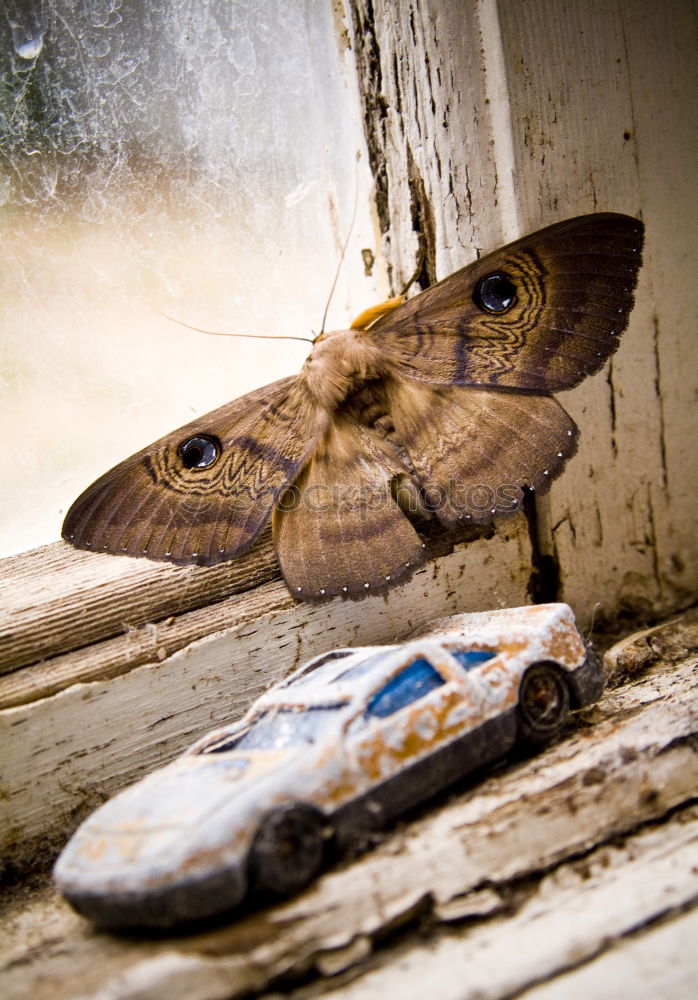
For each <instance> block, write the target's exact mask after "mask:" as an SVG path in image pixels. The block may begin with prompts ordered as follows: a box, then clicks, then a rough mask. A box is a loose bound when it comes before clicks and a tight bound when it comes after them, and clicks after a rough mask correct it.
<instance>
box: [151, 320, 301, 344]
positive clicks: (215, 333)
mask: <svg viewBox="0 0 698 1000" xmlns="http://www.w3.org/2000/svg"><path fill="white" fill-rule="evenodd" d="M160 315H161V316H164V317H165V319H169V320H171V322H172V323H178V324H179V326H186V328H187V330H196V332H197V333H207V334H209V336H211V337H251V338H252V339H253V340H302V341H304V342H305V343H306V344H312V343H313V341H312V340H311V339H310V337H292V336H290V334H285V333H279V334H273V333H226V332H225V331H222V330H204V329H203V327H201V326H192V325H191V323H185V322H184V321H183V320H181V319H175V318H174V316H168V315H167V313H160Z"/></svg>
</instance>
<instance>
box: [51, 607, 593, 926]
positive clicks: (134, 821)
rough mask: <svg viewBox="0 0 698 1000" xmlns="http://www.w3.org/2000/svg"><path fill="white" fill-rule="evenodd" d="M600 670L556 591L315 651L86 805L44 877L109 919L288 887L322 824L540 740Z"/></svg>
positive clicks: (308, 867)
mask: <svg viewBox="0 0 698 1000" xmlns="http://www.w3.org/2000/svg"><path fill="white" fill-rule="evenodd" d="M602 686H603V683H602V677H601V672H600V669H599V666H598V663H597V661H596V659H595V657H594V656H593V655H592V654H590V653H588V652H587V650H586V649H585V646H584V642H583V640H582V638H581V636H580V635H579V632H578V631H577V629H576V627H575V623H574V617H573V615H572V611H571V610H570V608H569V607H568V606H567V605H565V604H549V605H541V606H537V607H527V608H515V609H509V610H502V611H492V612H484V613H479V614H467V615H458V616H456V617H454V618H446V619H442V620H441V621H439V622H433V623H431V626H429V629H428V630H427V632H426V633H422V634H421V635H420V636H419V637H417V638H414V639H413V640H412V641H410V642H408V643H405V644H403V645H397V646H373V647H364V648H361V649H338V650H334V651H332V652H329V653H326V654H323V655H322V656H318V657H316V658H315V659H313V660H311V661H310V662H308V663H307V664H305V666H303V667H301V668H300V669H298V670H297V671H296V672H295V673H293V674H292V675H290V676H289V677H288V678H287V679H286V680H285V681H283V682H282V683H280V684H277V685H275V686H274V687H272V688H271V689H270V690H269V691H268V692H267V693H266V694H264V695H263V696H262V697H261V698H259V699H258V700H257V701H256V702H255V703H254V704H253V706H252V707H251V708H250V710H249V711H248V712H247V714H246V715H245V716H244V718H243V719H242V720H241V721H239V722H237V723H235V724H234V725H231V726H228V727H226V728H223V729H219V730H217V731H215V732H213V733H209V734H208V735H207V736H205V737H204V738H203V739H201V740H199V742H198V743H196V744H194V746H192V747H191V748H190V749H189V750H187V751H186V752H185V753H184V754H183V755H182V756H181V757H179V758H177V759H176V760H175V761H174V762H173V763H171V764H169V765H168V766H166V767H163V768H161V769H160V770H157V771H155V772H154V773H152V774H151V775H149V776H148V777H146V778H145V779H143V780H142V781H139V782H138V783H137V784H135V785H133V786H131V787H130V788H128V789H126V790H125V791H123V792H122V793H120V794H119V795H117V796H116V797H115V798H113V799H112V800H111V801H109V802H107V803H105V804H104V805H103V806H101V807H100V808H99V809H98V810H97V811H96V812H95V813H93V815H92V816H91V817H90V818H89V819H88V820H87V821H86V822H85V823H83V825H82V826H81V827H80V828H79V829H78V830H77V832H76V833H75V835H74V836H73V838H72V840H71V841H70V842H69V843H68V845H67V846H66V848H65V849H64V851H63V853H62V854H61V856H60V858H59V860H58V862H57V865H56V869H55V877H56V880H57V884H58V887H59V889H60V891H61V892H62V893H63V894H64V896H66V898H67V899H68V900H69V901H70V902H71V903H72V905H73V906H74V907H75V909H77V910H78V911H79V912H81V913H83V914H84V915H85V916H87V917H89V918H90V919H91V920H93V921H94V922H95V923H96V924H98V925H100V926H102V927H112V928H114V927H123V926H138V925H140V926H161V927H166V926H170V925H173V924H176V923H178V922H181V921H186V920H192V919H197V918H201V917H205V916H209V915H212V914H216V913H219V912H221V911H224V910H227V909H229V908H231V907H232V906H234V905H235V904H237V903H239V902H240V901H241V900H242V899H243V897H244V896H245V895H246V894H247V893H248V891H249V890H251V889H252V890H254V889H262V890H267V891H271V892H273V893H277V894H279V893H280V894H286V893H291V892H294V891H296V890H298V889H300V888H301V887H302V886H304V885H305V884H306V883H307V882H308V881H310V879H311V878H312V877H313V876H314V875H315V874H316V873H317V872H318V870H319V869H320V867H321V865H322V863H323V858H324V855H325V851H326V848H327V847H328V844H329V842H330V841H332V842H334V843H337V844H338V845H339V846H340V847H341V846H342V845H346V843H347V841H352V840H354V839H355V838H356V836H357V835H365V833H366V832H367V831H372V830H375V829H377V828H379V827H381V826H383V825H384V824H385V823H386V822H388V821H389V820H391V819H393V818H395V817H397V816H399V815H400V814H402V813H403V812H404V811H405V810H406V809H408V808H410V807H412V806H414V805H416V804H417V803H420V802H422V801H423V800H424V799H426V798H428V797H429V796H430V795H433V794H434V793H435V792H437V791H438V790H440V789H442V788H444V787H445V786H447V785H448V784H450V783H451V782H453V781H455V780H456V779H457V778H459V777H461V776H462V775H465V774H467V773H468V772H470V771H472V770H473V769H474V768H476V767H479V766H480V765H482V764H485V763H487V762H489V761H492V760H495V759H497V758H499V757H501V756H502V755H503V754H505V753H506V752H507V751H508V750H509V749H510V748H511V747H512V746H513V745H514V743H515V742H516V741H517V740H523V741H525V742H527V743H529V744H534V745H535V744H539V745H541V744H545V743H547V742H549V741H550V740H552V739H554V738H555V737H556V736H557V735H559V733H560V731H561V729H562V727H563V725H564V723H565V720H566V718H567V714H568V710H569V708H570V706H572V707H577V706H581V705H586V704H589V703H590V702H592V701H594V700H596V699H597V698H598V697H599V695H600V693H601V690H602Z"/></svg>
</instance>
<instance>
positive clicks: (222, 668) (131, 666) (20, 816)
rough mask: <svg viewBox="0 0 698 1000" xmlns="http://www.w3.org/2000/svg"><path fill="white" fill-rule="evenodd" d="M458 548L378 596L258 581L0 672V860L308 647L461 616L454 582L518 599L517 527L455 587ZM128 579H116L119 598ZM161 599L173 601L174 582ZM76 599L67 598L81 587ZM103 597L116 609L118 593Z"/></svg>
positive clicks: (148, 763)
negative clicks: (297, 591) (315, 594)
mask: <svg viewBox="0 0 698 1000" xmlns="http://www.w3.org/2000/svg"><path fill="white" fill-rule="evenodd" d="M509 547H513V548H514V549H515V550H516V554H511V555H510V553H509ZM463 556H464V551H463V546H462V545H461V546H459V547H457V548H456V549H455V551H453V552H452V553H450V554H447V555H443V556H441V557H439V558H437V559H436V560H435V561H434V562H432V563H429V564H427V565H426V566H425V567H423V568H422V569H420V570H419V571H418V572H417V573H416V574H415V576H414V577H413V579H412V580H411V581H410V582H409V583H407V584H405V585H403V586H401V587H398V588H396V589H395V590H393V591H391V592H390V593H389V594H388V595H387V597H385V598H383V597H374V598H369V599H368V600H366V601H364V602H361V603H360V604H356V603H353V602H346V601H344V602H343V601H335V602H334V603H333V606H332V613H331V614H329V613H328V609H327V607H326V606H324V605H319V606H314V607H313V606H311V605H307V604H298V603H296V602H295V601H293V599H292V598H291V597H290V595H289V594H288V591H287V590H286V589H285V587H284V586H283V585H282V584H280V583H269V584H266V585H264V586H262V587H258V588H256V589H254V590H250V591H248V592H246V593H244V594H242V593H241V594H237V595H235V596H233V597H230V598H228V599H227V600H224V601H221V602H219V603H217V604H216V605H214V606H209V607H206V608H201V609H199V610H197V611H192V612H189V613H188V614H185V615H182V616H180V617H179V618H176V619H174V620H173V621H171V622H168V621H160V622H157V623H152V624H148V625H144V626H142V627H141V628H139V629H136V630H132V631H129V632H128V633H127V634H126V635H121V636H119V637H117V638H114V639H111V640H108V641H105V642H102V643H98V644H96V645H92V646H90V647H89V648H88V649H85V650H82V649H78V650H77V651H76V652H75V653H71V654H65V655H63V656H59V657H56V659H55V662H54V661H53V660H49V661H48V662H47V663H45V664H41V665H38V666H36V667H30V668H28V669H24V670H19V671H17V672H15V673H13V674H9V675H7V676H6V677H4V678H0V681H1V682H2V683H0V695H2V696H5V698H6V704H7V703H10V702H13V703H14V707H6V708H5V709H4V710H1V711H0V746H2V748H3V750H2V752H3V758H4V760H3V768H2V770H3V775H2V794H3V797H4V798H5V800H6V801H5V804H4V808H3V810H2V812H1V813H0V844H2V856H3V858H4V860H5V863H11V864H13V865H15V866H16V865H19V866H25V865H27V864H31V859H32V857H33V855H34V853H35V852H36V850H37V845H39V844H42V843H45V842H46V841H47V840H48V839H51V840H52V842H55V843H58V842H60V841H61V839H63V838H64V837H65V835H66V834H67V833H68V832H69V831H70V830H71V829H73V827H74V826H75V825H76V822H77V818H78V816H80V815H82V814H83V813H84V812H85V810H86V809H89V808H92V807H93V806H94V805H95V804H96V802H98V801H100V800H101V799H102V798H104V797H105V796H106V795H109V794H112V793H113V792H114V791H116V790H117V789H118V788H120V787H121V786H122V785H124V784H125V783H127V782H129V781H131V780H133V779H134V778H135V777H138V776H140V775H141V774H142V773H143V772H144V771H145V770H147V769H150V768H152V767H154V766H155V765H157V764H158V763H161V762H162V761H164V760H166V759H169V758H170V757H172V756H173V755H174V754H176V753H177V752H178V751H179V750H181V749H183V747H184V746H186V745H187V744H188V743H190V742H192V740H193V739H195V738H196V737H197V736H199V735H201V734H202V733H203V732H205V731H206V730H207V729H211V728H213V727H214V726H218V725H222V724H223V723H225V722H229V721H232V720H233V719H236V718H238V717H239V716H240V715H242V713H243V712H244V711H245V709H246V708H247V706H248V705H249V704H250V702H251V701H252V700H253V699H254V698H255V697H257V696H258V695H259V694H261V692H262V691H263V690H264V688H265V687H266V686H268V685H269V684H271V683H274V682H275V681H278V680H280V679H281V678H282V677H284V676H285V675H286V674H287V673H288V672H289V671H290V670H292V669H293V668H294V667H296V666H298V665H299V664H300V663H301V662H302V661H303V660H304V659H306V658H308V657H310V656H313V655H315V654H316V653H320V652H323V651H324V650H326V649H328V648H331V647H332V646H342V645H354V646H355V645H365V644H367V643H372V642H390V641H392V640H394V639H395V638H397V637H401V636H403V635H405V634H406V633H407V632H409V631H411V630H412V629H413V628H416V627H417V626H419V625H422V624H424V623H425V622H427V621H429V620H430V619H431V618H437V617H441V616H443V615H447V614H453V613H455V612H456V611H461V610H462V609H463V603H464V597H463V592H464V589H467V590H468V592H469V597H468V599H467V605H468V607H469V608H470V609H471V610H484V609H487V608H491V607H498V606H500V607H501V606H512V605H516V604H521V603H526V588H527V584H528V579H529V568H528V553H527V551H526V550H525V549H524V550H523V551H522V550H521V548H520V537H519V534H518V533H517V532H514V534H513V535H512V536H511V537H507V536H505V535H504V534H501V533H500V534H499V535H498V536H497V538H496V540H492V541H490V540H486V539H481V540H480V541H478V542H472V543H471V544H470V545H469V546H468V574H469V578H468V580H467V581H465V582H464V569H463V563H464V559H463ZM112 562H116V563H120V564H121V563H122V562H123V563H126V564H131V565H135V566H139V565H140V564H139V563H136V562H134V561H133V560H120V559H114V560H112ZM500 562H505V563H506V564H507V565H509V566H518V567H519V572H518V575H517V574H511V575H508V576H502V574H501V572H500V571H499V565H500ZM126 579H127V577H125V576H122V575H119V576H118V577H117V578H116V586H117V587H119V588H121V590H122V592H123V590H124V588H123V584H124V581H125V580H126ZM104 591H106V592H104ZM64 593H65V591H64ZM172 595H173V598H174V599H175V600H177V599H178V597H177V592H176V589H175V590H173V591H172ZM74 596H75V603H78V602H79V590H78V591H76V593H75V595H74ZM199 596H201V592H200V591H199ZM109 597H110V594H109V592H108V588H104V590H103V591H100V589H99V588H96V590H95V593H94V602H95V603H96V604H99V606H103V607H104V608H105V612H106V613H108V611H109ZM112 597H113V600H114V602H115V603H116V604H117V606H118V600H119V595H118V594H117V595H116V596H114V595H113V594H112ZM67 603H68V604H69V605H70V606H71V608H72V607H73V606H74V604H73V602H67ZM68 625H69V626H70V625H71V623H70V622H69V623H68ZM52 690H55V691H56V693H55V694H50V692H51V691H52ZM37 695H40V697H39V698H38V700H37Z"/></svg>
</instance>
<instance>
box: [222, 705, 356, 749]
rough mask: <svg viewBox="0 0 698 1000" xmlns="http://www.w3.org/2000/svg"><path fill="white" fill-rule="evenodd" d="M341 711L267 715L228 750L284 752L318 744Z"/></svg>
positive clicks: (289, 711)
mask: <svg viewBox="0 0 698 1000" xmlns="http://www.w3.org/2000/svg"><path fill="white" fill-rule="evenodd" d="M340 707H342V706H335V707H323V708H306V709H304V710H303V711H299V710H297V709H280V710H279V711H277V712H265V713H264V715H260V716H259V717H258V718H257V719H255V720H254V722H253V723H252V725H251V726H250V728H249V729H246V730H245V732H244V733H242V735H241V736H240V737H238V739H237V740H233V741H231V745H230V746H229V747H228V748H227V749H231V750H232V749H235V750H284V749H285V748H286V747H293V746H300V745H302V744H304V743H315V741H316V740H317V739H318V737H319V736H320V735H321V734H322V732H323V731H324V729H325V728H326V727H327V726H328V725H331V724H332V721H333V720H334V719H335V718H336V712H337V709H338V708H340Z"/></svg>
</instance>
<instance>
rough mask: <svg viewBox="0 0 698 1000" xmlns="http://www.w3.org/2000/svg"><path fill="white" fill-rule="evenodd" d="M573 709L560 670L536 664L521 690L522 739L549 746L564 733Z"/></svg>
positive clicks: (519, 711)
mask: <svg viewBox="0 0 698 1000" xmlns="http://www.w3.org/2000/svg"><path fill="white" fill-rule="evenodd" d="M569 709H570V693H569V689H568V687H567V683H566V681H565V679H564V678H563V676H562V675H561V673H560V671H559V669H558V668H557V667H555V666H554V665H553V664H552V663H534V664H533V666H532V667H529V668H528V670H527V671H526V673H525V674H524V675H523V677H522V679H521V687H520V688H519V710H518V715H519V725H518V735H519V739H520V740H521V741H522V742H524V743H528V744H530V745H532V746H545V744H546V743H550V742H551V740H554V739H555V737H556V736H559V735H560V733H561V732H562V729H563V727H564V725H565V722H566V721H567V716H568V714H569Z"/></svg>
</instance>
